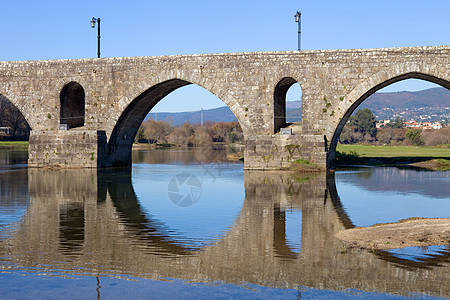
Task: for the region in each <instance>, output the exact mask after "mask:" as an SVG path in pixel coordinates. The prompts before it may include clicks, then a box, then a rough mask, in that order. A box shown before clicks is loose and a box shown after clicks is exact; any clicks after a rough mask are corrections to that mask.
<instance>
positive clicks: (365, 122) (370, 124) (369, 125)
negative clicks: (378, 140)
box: [350, 108, 377, 137]
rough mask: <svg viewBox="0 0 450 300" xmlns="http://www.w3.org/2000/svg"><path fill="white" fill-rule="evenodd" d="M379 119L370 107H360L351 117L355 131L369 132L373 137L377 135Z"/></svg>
mask: <svg viewBox="0 0 450 300" xmlns="http://www.w3.org/2000/svg"><path fill="white" fill-rule="evenodd" d="M376 122H377V120H376V119H375V116H374V115H373V113H372V112H371V111H370V109H368V108H364V109H358V111H357V112H356V114H355V115H354V116H352V117H350V125H351V126H353V127H354V130H355V132H361V133H363V134H369V135H370V136H371V137H375V136H376V135H377V126H376Z"/></svg>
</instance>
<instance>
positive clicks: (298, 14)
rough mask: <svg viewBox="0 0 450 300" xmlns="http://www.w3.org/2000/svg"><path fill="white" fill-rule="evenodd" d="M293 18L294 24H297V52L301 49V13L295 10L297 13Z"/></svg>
mask: <svg viewBox="0 0 450 300" xmlns="http://www.w3.org/2000/svg"><path fill="white" fill-rule="evenodd" d="M294 17H295V22H297V23H298V51H300V49H301V38H300V34H301V32H302V30H301V28H302V13H301V12H299V11H298V10H297V13H296V14H295V15H294Z"/></svg>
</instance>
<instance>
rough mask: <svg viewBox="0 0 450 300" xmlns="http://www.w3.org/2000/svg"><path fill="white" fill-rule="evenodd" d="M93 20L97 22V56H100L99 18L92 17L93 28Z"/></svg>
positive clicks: (92, 24)
mask: <svg viewBox="0 0 450 300" xmlns="http://www.w3.org/2000/svg"><path fill="white" fill-rule="evenodd" d="M95 22H98V34H97V40H98V41H97V43H98V46H97V48H98V50H97V57H98V58H100V18H94V17H93V18H92V20H91V27H92V28H95Z"/></svg>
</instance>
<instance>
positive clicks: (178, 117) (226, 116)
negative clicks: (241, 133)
mask: <svg viewBox="0 0 450 300" xmlns="http://www.w3.org/2000/svg"><path fill="white" fill-rule="evenodd" d="M148 118H152V119H153V120H155V119H156V120H157V121H166V122H168V123H171V124H172V125H173V126H179V125H183V124H184V123H186V122H188V123H191V124H196V123H200V120H201V111H200V110H197V111H185V112H178V113H169V112H159V113H156V115H155V113H149V114H148V115H147V117H146V118H145V119H148ZM206 121H212V122H233V121H236V117H235V116H234V114H233V113H232V112H231V110H230V109H229V108H228V106H222V107H218V108H213V109H204V110H203V122H206Z"/></svg>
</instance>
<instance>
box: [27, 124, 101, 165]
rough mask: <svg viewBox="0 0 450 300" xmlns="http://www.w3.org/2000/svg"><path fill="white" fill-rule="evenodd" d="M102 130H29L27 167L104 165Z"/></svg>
mask: <svg viewBox="0 0 450 300" xmlns="http://www.w3.org/2000/svg"><path fill="white" fill-rule="evenodd" d="M105 148H106V135H105V132H104V131H97V130H73V131H69V130H67V131H55V130H49V131H35V130H33V131H31V134H30V143H29V147H28V165H29V166H30V167H43V166H46V167H60V166H63V167H74V168H96V167H97V166H98V167H102V166H105V163H104V161H103V159H104V158H105V154H104V153H105Z"/></svg>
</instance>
